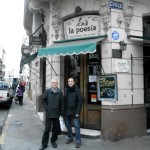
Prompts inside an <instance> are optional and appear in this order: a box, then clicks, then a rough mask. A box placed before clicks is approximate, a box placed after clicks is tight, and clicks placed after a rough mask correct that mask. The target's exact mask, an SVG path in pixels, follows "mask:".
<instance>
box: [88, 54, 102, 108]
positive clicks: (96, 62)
mask: <svg viewBox="0 0 150 150" xmlns="http://www.w3.org/2000/svg"><path fill="white" fill-rule="evenodd" d="M100 74H101V65H100V56H99V55H98V53H97V52H95V53H92V54H87V77H88V92H87V93H88V104H95V105H100V104H101V102H100V101H99V100H98V98H97V75H100Z"/></svg>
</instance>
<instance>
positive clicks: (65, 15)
mask: <svg viewBox="0 0 150 150" xmlns="http://www.w3.org/2000/svg"><path fill="white" fill-rule="evenodd" d="M149 16H150V1H149V0H143V1H140V0H134V1H130V0H118V1H112V0H110V1H109V0H25V14H24V28H25V29H26V31H27V34H28V35H29V36H30V37H34V36H37V37H39V36H40V34H42V33H43V31H44V33H46V36H45V37H46V38H45V43H46V45H42V44H36V43H34V42H33V43H32V41H31V43H30V44H31V45H32V50H31V52H30V53H31V54H32V53H34V52H37V53H38V56H39V57H37V58H36V59H35V60H34V61H32V62H31V63H30V67H31V68H30V69H31V70H30V80H31V91H32V99H33V100H34V101H35V104H36V106H37V110H38V111H42V110H41V108H40V97H41V95H42V93H43V92H44V90H45V88H48V87H49V86H50V81H51V79H52V78H53V77H58V78H59V80H60V87H61V88H62V90H64V87H65V86H66V84H67V78H68V77H69V76H73V77H74V78H75V80H76V82H77V85H78V86H79V87H80V89H81V91H82V95H83V99H84V103H83V108H82V113H81V118H80V119H81V126H82V127H83V128H90V129H96V130H100V131H101V138H102V139H109V140H118V139H122V138H126V137H134V136H142V135H145V134H146V132H147V128H148V127H147V126H148V125H147V124H148V123H147V122H148V121H149V120H148V118H147V111H146V108H145V105H144V104H145V93H146V91H148V89H149V88H148V87H146V85H147V82H146V83H145V78H146V77H145V75H147V74H149V71H148V70H147V69H146V68H147V67H146V66H147V65H145V64H144V59H145V58H147V57H148V56H150V55H149V54H148V53H146V52H145V53H144V51H145V50H144V49H148V48H145V45H144V44H145V43H146V45H147V46H146V47H148V46H149V40H150V39H149V37H150V34H147V35H146V37H145V36H144V31H148V33H150V31H149V29H148V28H149V27H150V26H148V25H147V26H145V27H146V29H145V28H144V25H143V24H144V23H143V22H144V21H143V20H144V19H145V18H146V20H149V19H150V17H149ZM41 25H42V27H43V28H40V29H39V30H37V29H38V27H40V26H41ZM33 33H34V34H33ZM146 33H147V32H146ZM83 41H84V42H83ZM69 42H70V43H71V44H72V45H71V44H70V43H69ZM60 43H61V49H59V45H60ZM68 43H69V44H68ZM88 43H89V44H91V45H92V46H95V45H94V44H96V48H95V50H93V49H92V48H90V47H88ZM67 44H68V45H69V46H71V47H70V50H67V52H64V51H63V50H66V49H67V46H66V45H67ZM122 44H123V45H122ZM52 45H53V46H52ZM81 45H84V46H87V47H88V49H85V51H82V50H79V51H77V50H75V49H82V48H81ZM73 46H74V47H75V49H73V50H71V49H72V47H73ZM121 46H125V47H126V48H125V49H122V47H121ZM52 48H54V49H52ZM52 51H53V53H52ZM60 51H61V52H60ZM69 53H71V54H69ZM68 54H69V55H68ZM73 54H74V55H73ZM149 63H150V62H149ZM77 67H78V68H77ZM73 71H74V72H73Z"/></svg>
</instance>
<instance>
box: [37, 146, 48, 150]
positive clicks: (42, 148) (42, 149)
mask: <svg viewBox="0 0 150 150" xmlns="http://www.w3.org/2000/svg"><path fill="white" fill-rule="evenodd" d="M46 147H47V146H43V145H42V146H41V148H40V149H39V150H44V149H45V148H46Z"/></svg>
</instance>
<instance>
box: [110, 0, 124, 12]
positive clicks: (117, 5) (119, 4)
mask: <svg viewBox="0 0 150 150" xmlns="http://www.w3.org/2000/svg"><path fill="white" fill-rule="evenodd" d="M109 7H110V8H113V9H120V10H123V3H122V2H118V1H111V0H110V2H109Z"/></svg>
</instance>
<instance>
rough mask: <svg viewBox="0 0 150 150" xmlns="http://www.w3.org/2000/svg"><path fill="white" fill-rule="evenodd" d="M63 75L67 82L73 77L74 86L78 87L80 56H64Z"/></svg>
mask: <svg viewBox="0 0 150 150" xmlns="http://www.w3.org/2000/svg"><path fill="white" fill-rule="evenodd" d="M65 74H66V77H67V78H66V79H67V81H68V78H69V77H73V78H74V80H75V83H76V85H77V86H78V87H80V55H71V56H66V59H65ZM67 81H66V84H67Z"/></svg>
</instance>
